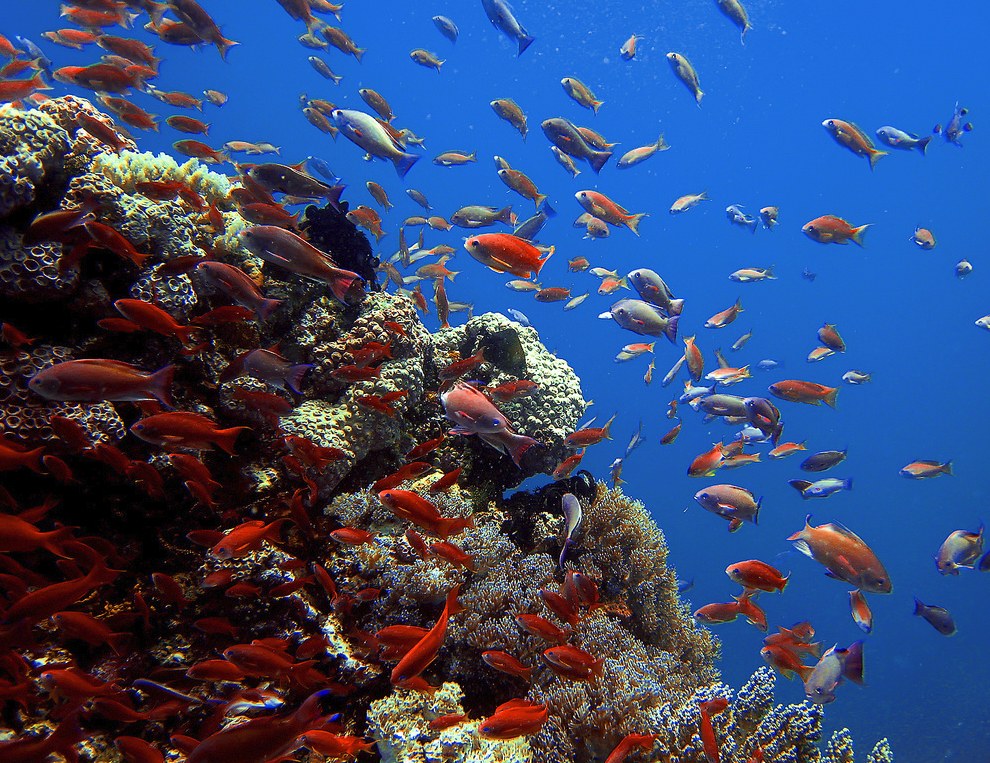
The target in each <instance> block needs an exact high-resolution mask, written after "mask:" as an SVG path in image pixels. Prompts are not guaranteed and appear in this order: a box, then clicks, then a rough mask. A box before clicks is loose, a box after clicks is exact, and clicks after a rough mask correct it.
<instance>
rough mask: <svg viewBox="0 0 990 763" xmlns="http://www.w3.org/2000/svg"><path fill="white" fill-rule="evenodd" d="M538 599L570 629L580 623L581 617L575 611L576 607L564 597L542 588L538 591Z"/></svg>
mask: <svg viewBox="0 0 990 763" xmlns="http://www.w3.org/2000/svg"><path fill="white" fill-rule="evenodd" d="M540 598H542V599H543V603H544V604H546V606H547V609H549V610H550V611H551V612H553V613H554V614H555V615H557V617H559V618H560V619H561V620H563V621H564V622H565V623H567V624H568V625H570V626H571V627H572V628H574V627H577V624H578V623H579V622H581V615H580V613H579V612H578V610H577V606H576V605H575V604H573V603H572V602H571V601H570V600H568V599H567V597H566V596H561V595H560V594H559V593H557V592H556V591H548V590H547V589H546V588H542V589H540Z"/></svg>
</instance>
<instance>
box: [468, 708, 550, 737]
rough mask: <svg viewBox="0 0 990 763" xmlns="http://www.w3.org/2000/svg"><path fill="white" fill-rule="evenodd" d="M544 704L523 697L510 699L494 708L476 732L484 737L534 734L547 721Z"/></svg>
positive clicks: (547, 714) (547, 715)
mask: <svg viewBox="0 0 990 763" xmlns="http://www.w3.org/2000/svg"><path fill="white" fill-rule="evenodd" d="M548 717H549V712H548V711H547V706H546V705H540V704H537V703H536V702H529V701H528V700H525V699H510V700H509V701H508V702H505V703H503V704H501V705H499V706H498V707H496V708H495V712H494V713H493V714H492V715H491V716H489V717H488V718H486V719H485V720H484V721H482V722H481V725H479V726H478V733H479V734H481V736H483V737H484V738H485V739H515V738H517V737H521V736H530V735H532V734H536V733H538V732H539V731H540V729H541V728H543V724H544V723H546V722H547V718H548Z"/></svg>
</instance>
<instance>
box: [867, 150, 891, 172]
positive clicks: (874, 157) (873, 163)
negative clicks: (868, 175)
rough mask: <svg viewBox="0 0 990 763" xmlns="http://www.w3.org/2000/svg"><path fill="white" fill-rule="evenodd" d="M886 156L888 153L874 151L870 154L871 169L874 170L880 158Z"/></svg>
mask: <svg viewBox="0 0 990 763" xmlns="http://www.w3.org/2000/svg"><path fill="white" fill-rule="evenodd" d="M886 155H887V152H886V151H873V152H872V153H871V154H870V169H871V170H872V169H873V168H874V167H876V166H877V162H878V161H880V158H881V157H883V156H886Z"/></svg>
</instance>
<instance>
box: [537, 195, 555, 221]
mask: <svg viewBox="0 0 990 763" xmlns="http://www.w3.org/2000/svg"><path fill="white" fill-rule="evenodd" d="M537 209H540V210H542V211H543V214H545V215H546V216H547V217H556V216H557V210H556V209H554V208H553V207H551V206H550V201H549V200H548V199H547V197H546V196H544V197H543V203H542V204H540V205H539V207H537Z"/></svg>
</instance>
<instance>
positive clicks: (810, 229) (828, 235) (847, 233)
mask: <svg viewBox="0 0 990 763" xmlns="http://www.w3.org/2000/svg"><path fill="white" fill-rule="evenodd" d="M869 227H870V224H869V223H867V224H866V225H860V226H859V227H858V228H854V227H853V226H852V225H850V224H849V223H847V222H846V221H845V220H843V219H842V218H841V217H836V216H835V215H823V216H821V217H816V218H815V219H814V220H812V221H811V222H810V223H806V224H805V226H804V227H803V228H801V231H802V233H804V234H805V235H806V236H807V237H808V238H810V239H812V240H814V241H817V242H818V243H819V244H848V243H849V242H850V241H852V242H853V243H854V244H858V245H859V246H862V245H863V236H864V235H866V229H867V228H869Z"/></svg>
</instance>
